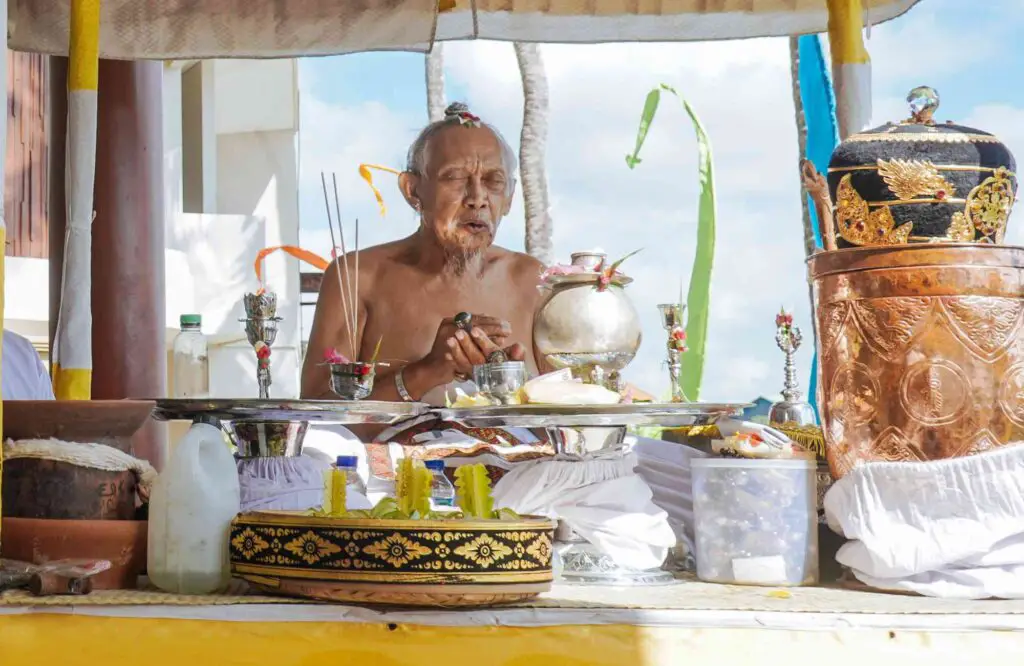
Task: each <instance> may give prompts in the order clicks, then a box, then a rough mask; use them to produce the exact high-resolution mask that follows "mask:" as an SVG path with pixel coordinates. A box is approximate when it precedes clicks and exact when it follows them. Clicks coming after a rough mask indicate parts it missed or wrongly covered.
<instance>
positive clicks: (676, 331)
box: [672, 326, 686, 342]
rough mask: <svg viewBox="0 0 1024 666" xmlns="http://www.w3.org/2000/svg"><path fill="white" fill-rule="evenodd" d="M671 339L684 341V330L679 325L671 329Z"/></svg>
mask: <svg viewBox="0 0 1024 666" xmlns="http://www.w3.org/2000/svg"><path fill="white" fill-rule="evenodd" d="M672 339H673V340H676V341H678V342H685V341H686V331H684V330H683V329H682V328H680V327H679V326H676V327H675V328H673V329H672Z"/></svg>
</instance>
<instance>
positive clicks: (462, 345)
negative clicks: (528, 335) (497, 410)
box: [421, 315, 521, 384]
mask: <svg viewBox="0 0 1024 666" xmlns="http://www.w3.org/2000/svg"><path fill="white" fill-rule="evenodd" d="M472 326H473V328H472V331H471V332H470V333H466V331H463V330H462V329H460V328H458V327H457V326H456V325H455V322H454V321H452V320H451V319H445V320H443V321H442V322H441V324H440V326H438V327H437V335H436V336H435V337H434V345H433V347H432V348H431V350H430V353H429V354H427V356H426V357H425V358H424V359H423V360H422V361H421V363H422V364H423V365H424V366H425V367H426V368H429V369H430V371H431V375H432V376H433V377H434V378H435V379H437V384H447V383H449V382H451V381H452V380H454V379H455V378H456V375H461V376H465V377H469V376H471V375H472V374H473V366H474V365H483V364H484V363H486V362H487V356H488V355H489V354H491V353H493V352H495V351H497V350H499V349H501V345H502V344H504V342H505V341H506V340H507V339H508V337H509V336H510V335H511V334H512V327H511V326H510V325H509V323H508V322H507V321H502V320H500V319H497V318H496V317H489V316H487V315H473V318H472ZM513 347H520V348H521V345H512V347H510V349H512V348H513ZM506 353H508V352H506Z"/></svg>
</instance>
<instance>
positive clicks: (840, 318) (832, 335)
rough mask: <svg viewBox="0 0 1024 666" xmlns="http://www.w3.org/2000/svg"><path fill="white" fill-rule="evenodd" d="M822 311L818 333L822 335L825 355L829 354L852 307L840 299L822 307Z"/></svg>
mask: <svg viewBox="0 0 1024 666" xmlns="http://www.w3.org/2000/svg"><path fill="white" fill-rule="evenodd" d="M820 313H821V314H820V323H819V324H818V335H819V336H821V353H822V355H823V356H828V355H829V354H831V352H832V349H833V347H834V346H835V342H836V340H837V339H838V337H839V333H840V332H841V331H842V330H843V326H844V325H845V324H846V318H847V316H849V313H850V307H849V305H848V303H847V302H846V301H838V302H836V303H829V304H828V305H826V306H825V307H823V308H821V310H820Z"/></svg>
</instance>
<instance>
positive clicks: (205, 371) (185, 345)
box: [172, 314, 210, 400]
mask: <svg viewBox="0 0 1024 666" xmlns="http://www.w3.org/2000/svg"><path fill="white" fill-rule="evenodd" d="M180 323H181V332H180V333H178V335H177V336H175V338H174V360H173V361H172V366H173V370H172V371H173V373H174V397H175V398H191V399H193V400H195V399H203V398H209V397H210V359H209V356H208V350H207V343H206V336H205V335H203V318H202V316H201V315H197V314H186V315H181V319H180Z"/></svg>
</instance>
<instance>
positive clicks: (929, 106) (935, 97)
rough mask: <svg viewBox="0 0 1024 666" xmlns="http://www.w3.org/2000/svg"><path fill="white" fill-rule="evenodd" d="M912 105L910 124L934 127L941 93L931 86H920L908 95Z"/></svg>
mask: <svg viewBox="0 0 1024 666" xmlns="http://www.w3.org/2000/svg"><path fill="white" fill-rule="evenodd" d="M907 104H909V105H910V122H912V123H916V124H918V125H933V124H935V121H934V120H933V117H934V116H935V110H936V109H938V108H939V93H938V91H937V90H935V88H931V87H929V86H918V87H916V88H914V89H913V90H911V91H910V92H909V93H907Z"/></svg>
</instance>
